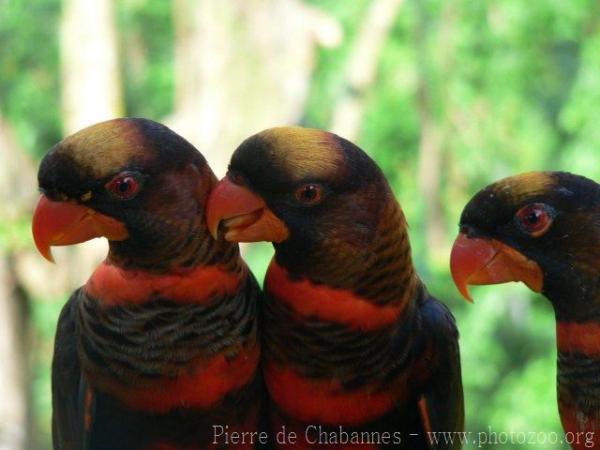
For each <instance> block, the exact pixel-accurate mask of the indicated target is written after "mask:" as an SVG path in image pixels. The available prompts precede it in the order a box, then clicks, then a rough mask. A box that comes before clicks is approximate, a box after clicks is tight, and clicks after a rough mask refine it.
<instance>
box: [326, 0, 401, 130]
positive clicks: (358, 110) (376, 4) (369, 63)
mask: <svg viewBox="0 0 600 450" xmlns="http://www.w3.org/2000/svg"><path fill="white" fill-rule="evenodd" d="M403 3H404V0H375V1H373V2H372V3H371V4H370V6H369V10H368V11H367V16H366V18H365V20H364V21H363V22H362V24H361V26H360V30H359V32H358V35H357V37H356V40H355V42H354V47H353V48H352V51H351V53H350V56H349V59H348V64H347V66H346V75H345V77H346V80H345V83H344V87H343V89H344V91H343V93H342V95H341V97H340V99H339V100H338V101H337V103H336V105H335V108H334V110H333V117H332V121H331V131H333V132H334V133H336V134H339V135H340V136H342V137H345V138H346V139H349V140H351V141H354V140H356V139H357V138H358V137H359V135H360V130H361V126H362V118H363V114H364V109H365V96H366V92H367V89H368V88H369V86H371V85H372V84H373V81H374V80H375V76H376V74H377V67H378V65H379V60H380V55H381V51H382V50H383V47H384V45H385V43H386V41H387V38H388V36H389V34H390V30H391V28H392V26H393V24H394V22H395V21H396V17H397V16H398V13H399V12H400V9H401V7H402V5H403Z"/></svg>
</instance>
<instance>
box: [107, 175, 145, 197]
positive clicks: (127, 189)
mask: <svg viewBox="0 0 600 450" xmlns="http://www.w3.org/2000/svg"><path fill="white" fill-rule="evenodd" d="M106 190H107V191H109V192H110V193H111V194H113V195H114V196H116V197H118V198H120V199H122V200H129V199H130V198H133V197H135V196H136V194H137V193H138V191H139V190H140V183H139V181H138V180H137V179H136V177H135V176H134V175H133V174H131V173H128V172H123V173H120V174H119V175H117V176H116V177H114V178H113V179H112V180H110V181H109V182H108V183H106Z"/></svg>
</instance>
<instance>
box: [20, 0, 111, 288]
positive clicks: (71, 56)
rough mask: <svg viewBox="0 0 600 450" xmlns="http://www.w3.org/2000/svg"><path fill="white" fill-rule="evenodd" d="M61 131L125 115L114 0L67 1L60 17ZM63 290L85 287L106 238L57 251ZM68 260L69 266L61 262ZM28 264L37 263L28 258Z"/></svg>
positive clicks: (69, 131)
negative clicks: (82, 285)
mask: <svg viewBox="0 0 600 450" xmlns="http://www.w3.org/2000/svg"><path fill="white" fill-rule="evenodd" d="M61 73H62V105H63V125H64V126H63V131H64V134H65V135H69V134H72V133H74V132H76V131H79V130H80V129H81V128H84V127H86V126H89V125H92V124H94V123H96V122H100V121H103V120H107V119H112V118H114V117H118V116H121V115H122V104H123V101H122V89H121V77H120V68H119V58H118V47H117V31H116V26H115V19H114V8H113V1H112V0H94V1H89V0H65V2H64V5H63V15H62V20H61ZM53 253H55V256H56V261H57V263H58V264H57V266H56V267H55V268H54V269H55V270H54V271H53V272H55V274H54V278H59V279H62V280H65V279H66V282H63V283H62V286H63V288H62V290H63V292H64V290H65V288H67V289H71V288H75V287H77V286H79V285H81V284H82V283H83V282H85V280H86V279H87V277H88V276H89V275H90V273H91V272H92V270H93V268H94V267H95V266H96V265H97V264H98V262H99V261H100V260H101V259H102V258H104V256H105V255H106V253H107V243H106V242H105V240H104V239H94V240H93V241H90V242H87V243H85V244H83V245H78V246H77V247H71V248H67V249H65V248H61V249H58V250H53ZM65 260H68V263H67V264H61V261H65ZM29 263H30V264H35V263H34V262H33V261H29Z"/></svg>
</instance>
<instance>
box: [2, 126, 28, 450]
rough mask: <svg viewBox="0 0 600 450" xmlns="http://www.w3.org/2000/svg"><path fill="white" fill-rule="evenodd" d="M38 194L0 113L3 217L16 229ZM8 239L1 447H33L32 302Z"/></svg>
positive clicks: (15, 449) (5, 251)
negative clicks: (30, 307) (30, 322)
mask: <svg viewBox="0 0 600 450" xmlns="http://www.w3.org/2000/svg"><path fill="white" fill-rule="evenodd" d="M34 198H35V177H34V176H33V164H32V162H31V161H30V160H29V159H28V158H27V157H26V156H25V153H24V152H23V150H22V149H21V148H19V147H18V145H17V143H16V140H15V138H14V135H13V133H12V131H11V129H10V127H9V125H8V124H7V123H6V122H5V121H4V120H3V118H2V117H0V220H1V221H2V223H4V224H6V225H7V226H8V229H9V230H11V229H14V227H15V226H16V224H17V223H18V222H19V221H22V220H23V217H24V216H26V215H27V213H28V211H29V209H30V205H31V204H32V203H33V201H34V200H33V199H34ZM9 236H10V234H9ZM16 251H17V250H15V249H14V248H12V243H11V242H10V239H9V240H8V242H6V243H4V244H3V245H2V246H1V247H0V361H2V364H0V450H30V449H32V448H34V442H33V441H34V438H33V436H34V433H33V430H34V428H35V426H34V424H33V421H32V417H33V414H32V410H31V401H30V400H31V395H30V387H31V372H30V364H29V363H30V361H29V355H30V351H29V350H30V345H29V344H30V342H29V337H30V327H29V304H28V301H27V298H26V296H25V295H24V294H23V290H22V289H21V287H20V283H19V281H18V280H17V277H16V276H15V272H14V267H15V264H14V258H15V254H16V253H15V252H16Z"/></svg>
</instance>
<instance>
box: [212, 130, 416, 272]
mask: <svg viewBox="0 0 600 450" xmlns="http://www.w3.org/2000/svg"><path fill="white" fill-rule="evenodd" d="M207 221H208V225H209V228H210V229H211V232H212V233H213V234H214V235H216V234H217V233H219V232H223V233H224V236H225V238H226V239H228V240H231V241H263V240H264V241H271V242H274V244H275V249H276V259H277V262H278V263H279V264H280V265H282V266H284V267H285V268H286V269H287V270H288V271H290V273H293V274H302V275H307V276H309V277H310V278H311V279H313V280H316V281H322V282H329V283H332V280H333V279H338V280H339V279H341V278H342V277H347V278H349V277H351V276H353V275H356V274H357V273H364V272H368V271H369V270H370V269H371V268H373V267H374V266H375V265H377V264H378V267H379V269H378V270H377V273H379V270H380V269H381V268H383V267H387V266H388V265H389V266H390V267H389V270H390V273H392V272H393V273H397V271H399V270H402V267H401V266H402V264H405V265H407V267H408V266H409V267H412V265H411V262H410V249H409V246H408V239H407V237H406V227H405V221H404V216H403V215H402V212H401V210H400V207H399V205H398V203H397V202H396V200H395V198H394V196H393V194H392V192H391V189H390V187H389V185H388V183H387V181H386V179H385V177H384V175H383V173H382V172H381V170H380V169H379V167H378V166H377V165H376V164H375V162H374V161H373V160H372V159H371V158H370V157H369V156H368V155H367V154H366V153H365V152H363V151H362V150H361V149H360V148H358V147H357V146H356V145H354V144H352V143H351V142H349V141H347V140H345V139H343V138H341V137H339V136H336V135H334V134H332V133H328V132H326V131H322V130H316V129H306V128H300V127H279V128H272V129H268V130H265V131H263V132H261V133H258V134H256V135H254V136H252V137H250V138H249V139H247V140H245V141H244V142H243V143H242V144H241V145H240V146H239V147H238V148H237V150H236V151H235V153H234V155H233V157H232V159H231V164H230V166H229V173H228V175H227V177H226V178H224V179H223V180H222V181H220V182H219V184H218V185H217V187H216V188H215V190H214V191H213V192H212V193H211V196H210V198H209V201H208V209H207ZM394 251H395V254H392V252H394ZM407 271H408V272H409V273H410V270H408V268H407ZM334 272H336V273H334ZM373 273H376V272H373ZM340 284H344V283H341V282H340Z"/></svg>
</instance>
